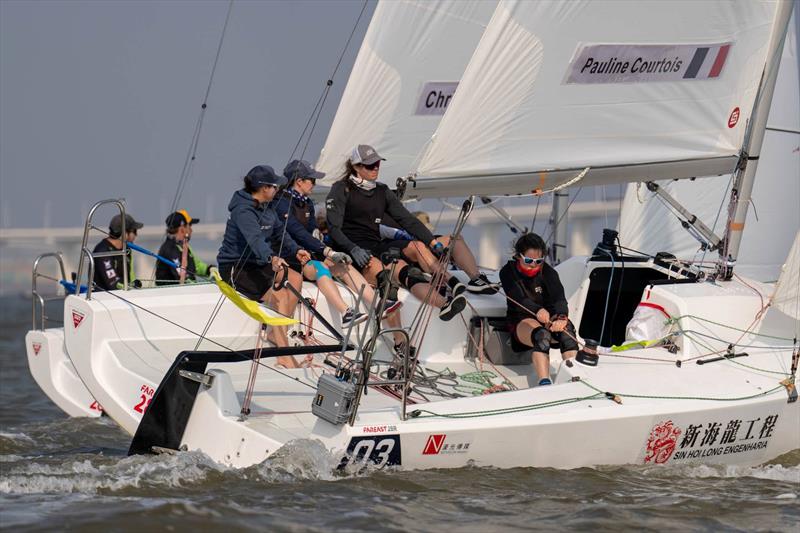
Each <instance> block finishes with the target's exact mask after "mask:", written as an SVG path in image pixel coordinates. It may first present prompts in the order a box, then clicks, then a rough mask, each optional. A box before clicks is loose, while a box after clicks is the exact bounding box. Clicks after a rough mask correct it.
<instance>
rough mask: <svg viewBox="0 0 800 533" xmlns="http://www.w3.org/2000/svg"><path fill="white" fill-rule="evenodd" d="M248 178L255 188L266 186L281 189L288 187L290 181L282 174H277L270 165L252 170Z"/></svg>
mask: <svg viewBox="0 0 800 533" xmlns="http://www.w3.org/2000/svg"><path fill="white" fill-rule="evenodd" d="M246 177H247V179H248V180H249V181H250V184H251V185H252V186H253V187H255V188H259V187H263V186H264V185H274V186H275V187H281V186H283V185H286V182H287V181H288V180H287V179H286V178H284V177H283V176H281V175H280V174H276V173H275V170H273V168H272V167H271V166H269V165H258V166H257V167H253V168H251V169H250V172H248V173H247V176H246Z"/></svg>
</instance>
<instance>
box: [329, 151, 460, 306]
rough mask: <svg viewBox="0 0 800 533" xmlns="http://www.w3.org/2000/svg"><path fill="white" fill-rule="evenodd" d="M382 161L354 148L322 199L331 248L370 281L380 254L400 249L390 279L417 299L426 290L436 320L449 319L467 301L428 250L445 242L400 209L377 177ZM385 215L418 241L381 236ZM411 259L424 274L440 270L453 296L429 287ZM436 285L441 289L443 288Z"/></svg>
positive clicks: (440, 247)
mask: <svg viewBox="0 0 800 533" xmlns="http://www.w3.org/2000/svg"><path fill="white" fill-rule="evenodd" d="M381 161H384V158H382V157H381V156H380V155H378V153H377V152H376V151H375V149H374V148H373V147H371V146H368V145H364V144H360V145H358V146H356V147H355V148H353V151H352V153H351V155H350V158H349V159H348V160H347V163H346V166H345V171H344V173H343V175H342V177H341V179H340V180H339V181H337V182H336V183H334V184H333V186H332V187H331V192H330V193H329V194H328V198H327V201H326V207H327V217H328V231H329V235H330V237H331V240H332V241H333V244H334V246H335V247H337V248H338V249H340V250H342V251H345V252H347V253H348V254H349V255H350V257H352V258H353V262H354V263H355V264H356V266H357V267H358V268H359V269H361V272H362V274H363V275H364V277H365V278H366V279H367V281H369V282H370V283H371V284H373V285H374V284H375V283H376V281H377V277H378V274H380V273H381V271H383V270H384V266H383V264H382V263H381V261H380V260H379V258H380V257H381V255H382V254H384V253H385V252H388V251H389V250H390V249H392V248H395V249H398V250H400V251H401V253H402V256H403V259H401V260H400V261H399V262H398V265H397V269H396V270H395V277H396V278H397V279H395V280H394V281H398V280H399V282H400V283H401V284H402V285H404V286H405V287H406V288H407V289H408V290H409V291H411V293H412V294H414V296H416V297H417V298H419V299H420V300H424V299H425V298H426V297H428V294H429V293H430V299H429V303H430V304H431V305H433V306H436V307H438V308H439V318H440V319H441V320H445V321H447V320H451V319H452V318H453V317H454V316H456V315H457V314H459V313H460V312H461V311H463V310H464V307H466V304H467V302H466V299H465V298H464V295H463V294H462V293H463V292H464V291H465V290H466V287H465V286H464V284H463V283H461V282H459V281H458V279H457V278H455V277H453V276H451V275H450V273H448V272H447V271H446V270H443V269H441V267H440V266H439V264H438V261H437V259H436V257H435V255H434V254H433V252H432V251H431V250H435V251H437V250H443V249H444V245H443V244H442V243H441V242H439V241H438V240H437V239H435V238H434V236H433V235H432V234H431V232H430V230H428V228H426V227H425V226H424V225H423V224H422V223H421V222H420V221H419V220H417V219H416V218H414V216H413V215H412V214H411V213H409V212H408V210H407V209H406V208H405V207H403V204H402V203H401V202H400V200H399V199H398V198H397V196H395V194H394V193H393V192H392V191H391V189H389V187H387V186H386V185H385V184H383V183H379V182H378V181H377V180H378V171H379V169H380V163H381ZM385 214H388V215H389V216H391V217H392V218H393V219H394V220H395V221H397V223H398V224H399V225H400V226H401V227H402V229H404V230H406V231H407V232H408V233H410V234H411V235H413V236H414V237H415V238H416V239H418V240H413V241H407V240H388V239H382V238H381V233H380V225H381V220H382V219H383V217H384V215H385ZM429 247H430V249H429ZM415 263H416V264H419V265H420V266H421V267H422V268H423V269H424V270H426V271H427V272H431V273H438V272H441V274H442V275H443V276H444V278H445V279H447V285H448V286H449V287H450V289H451V292H452V294H451V295H450V296H445V295H444V294H440V292H439V291H435V290H434V291H430V290H429V289H430V284H429V283H428V280H427V278H426V277H425V276H424V274H423V272H422V271H421V270H420V269H419V268H417V267H416V266H413V265H414V264H415ZM440 289H441V290H442V292H444V291H445V289H444V287H441V288H440Z"/></svg>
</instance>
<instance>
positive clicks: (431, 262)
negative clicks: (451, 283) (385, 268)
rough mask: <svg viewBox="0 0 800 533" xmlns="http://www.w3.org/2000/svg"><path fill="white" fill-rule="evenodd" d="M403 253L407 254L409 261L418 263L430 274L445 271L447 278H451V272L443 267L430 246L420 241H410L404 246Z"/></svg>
mask: <svg viewBox="0 0 800 533" xmlns="http://www.w3.org/2000/svg"><path fill="white" fill-rule="evenodd" d="M403 255H405V256H406V257H407V258H408V259H409V261H411V262H413V263H417V264H418V265H419V266H420V268H421V269H422V270H424V271H425V272H427V273H428V274H436V273H437V272H443V273H444V275H445V279H449V278H450V274H449V273H448V272H447V270H446V269H442V267H441V266H440V265H439V260H438V259H437V258H436V256H435V255H433V252H431V251H430V250H429V249H428V247H427V246H425V245H424V244H422V243H421V242H420V241H411V242H409V243H408V244H407V245H406V247H405V248H403Z"/></svg>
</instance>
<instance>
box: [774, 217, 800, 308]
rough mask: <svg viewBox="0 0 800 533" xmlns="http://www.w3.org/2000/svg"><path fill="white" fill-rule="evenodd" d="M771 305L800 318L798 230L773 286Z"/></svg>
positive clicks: (799, 233) (799, 244)
mask: <svg viewBox="0 0 800 533" xmlns="http://www.w3.org/2000/svg"><path fill="white" fill-rule="evenodd" d="M772 306H773V307H776V308H777V309H780V310H781V311H783V312H784V313H786V314H787V315H789V316H790V317H793V318H795V319H797V320H800V231H798V232H797V235H796V236H795V238H794V244H793V245H792V249H791V250H790V251H789V257H787V258H786V263H785V264H784V265H783V271H782V272H781V277H780V278H778V283H777V285H776V287H775V294H774V295H773V297H772Z"/></svg>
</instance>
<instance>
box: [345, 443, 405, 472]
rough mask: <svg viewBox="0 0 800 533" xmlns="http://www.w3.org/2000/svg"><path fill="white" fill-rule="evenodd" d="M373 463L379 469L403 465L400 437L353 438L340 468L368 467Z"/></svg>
mask: <svg viewBox="0 0 800 533" xmlns="http://www.w3.org/2000/svg"><path fill="white" fill-rule="evenodd" d="M369 463H372V464H374V465H375V466H376V467H377V468H383V467H384V466H394V465H399V464H400V463H401V454H400V436H399V435H382V436H379V437H353V438H352V439H350V444H348V446H347V454H346V455H345V456H344V457H343V458H342V462H341V463H340V464H339V468H344V467H346V466H347V465H356V466H367V464H369Z"/></svg>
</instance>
